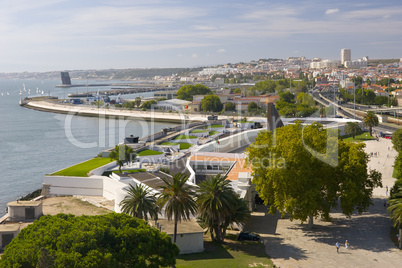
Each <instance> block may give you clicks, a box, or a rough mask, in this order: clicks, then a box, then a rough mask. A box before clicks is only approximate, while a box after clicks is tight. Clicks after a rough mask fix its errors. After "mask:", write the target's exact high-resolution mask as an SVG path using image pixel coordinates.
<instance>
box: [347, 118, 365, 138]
mask: <svg viewBox="0 0 402 268" xmlns="http://www.w3.org/2000/svg"><path fill="white" fill-rule="evenodd" d="M361 133H362V128H361V127H360V125H359V123H358V122H347V123H346V126H345V134H346V135H350V136H352V137H353V139H354V138H355V136H356V135H359V134H361Z"/></svg>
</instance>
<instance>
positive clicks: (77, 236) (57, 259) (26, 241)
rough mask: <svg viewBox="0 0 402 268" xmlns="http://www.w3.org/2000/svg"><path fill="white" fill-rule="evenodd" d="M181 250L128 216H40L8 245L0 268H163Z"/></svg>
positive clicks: (156, 230) (155, 230)
mask: <svg viewBox="0 0 402 268" xmlns="http://www.w3.org/2000/svg"><path fill="white" fill-rule="evenodd" d="M178 253H179V249H178V247H177V246H176V245H174V244H173V243H172V242H171V239H170V237H169V236H168V235H167V234H165V233H161V232H160V231H159V230H158V229H156V228H153V227H150V226H149V225H148V224H147V223H146V222H144V221H143V220H140V219H136V218H133V217H130V216H128V215H126V214H118V213H110V214H106V215H100V216H80V217H75V216H74V215H71V214H70V215H66V214H58V215H56V216H50V215H48V216H42V217H41V218H40V219H39V220H37V221H35V222H34V223H33V224H31V225H29V226H28V227H26V228H24V229H23V230H22V231H21V232H20V233H19V234H18V236H17V237H16V238H14V239H13V240H12V241H11V243H10V244H9V245H8V246H7V247H6V249H5V251H4V254H3V256H2V257H1V260H0V267H26V268H35V267H106V268H107V267H165V266H172V265H174V264H175V262H176V261H175V257H176V256H177V255H178Z"/></svg>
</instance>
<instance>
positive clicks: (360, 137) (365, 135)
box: [342, 132, 375, 142]
mask: <svg viewBox="0 0 402 268" xmlns="http://www.w3.org/2000/svg"><path fill="white" fill-rule="evenodd" d="M342 138H343V140H344V141H354V142H359V141H369V140H375V138H374V137H372V136H370V134H369V133H368V132H364V133H363V134H360V135H356V136H355V138H354V139H353V138H352V137H348V136H343V137H342Z"/></svg>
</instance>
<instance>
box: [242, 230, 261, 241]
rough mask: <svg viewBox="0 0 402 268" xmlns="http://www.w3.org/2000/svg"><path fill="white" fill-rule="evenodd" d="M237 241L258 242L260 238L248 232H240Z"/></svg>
mask: <svg viewBox="0 0 402 268" xmlns="http://www.w3.org/2000/svg"><path fill="white" fill-rule="evenodd" d="M237 240H239V241H242V240H251V241H259V240H260V236H259V235H258V234H255V233H250V232H247V231H245V232H240V233H239V235H238V236H237Z"/></svg>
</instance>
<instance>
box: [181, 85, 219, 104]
mask: <svg viewBox="0 0 402 268" xmlns="http://www.w3.org/2000/svg"><path fill="white" fill-rule="evenodd" d="M225 83H226V82H225ZM208 94H212V91H211V89H210V88H209V87H206V86H204V85H201V84H197V85H187V86H182V87H181V88H180V89H179V90H178V91H177V98H178V99H181V100H188V101H193V96H194V95H208Z"/></svg>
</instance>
